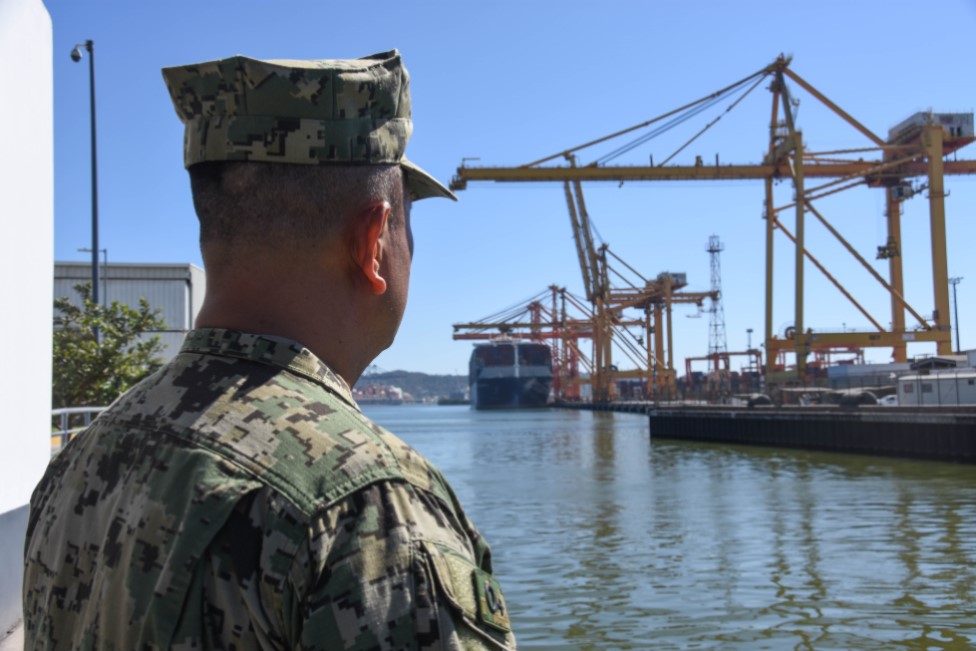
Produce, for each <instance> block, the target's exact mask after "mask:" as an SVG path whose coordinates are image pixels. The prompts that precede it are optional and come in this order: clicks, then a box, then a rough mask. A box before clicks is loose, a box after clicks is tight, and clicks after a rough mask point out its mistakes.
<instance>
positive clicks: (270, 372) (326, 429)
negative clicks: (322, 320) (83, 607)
mask: <svg viewBox="0 0 976 651" xmlns="http://www.w3.org/2000/svg"><path fill="white" fill-rule="evenodd" d="M108 417H109V418H112V419H113V420H115V421H116V422H117V423H118V424H122V425H125V426H128V427H138V428H142V429H146V430H152V431H163V432H167V433H169V434H170V435H173V436H176V437H179V438H181V439H185V440H187V441H189V442H192V443H193V444H195V445H197V446H200V447H203V448H206V449H208V450H210V451H212V452H213V453H215V454H217V455H219V456H221V457H223V458H224V459H225V460H226V461H229V462H231V463H233V464H235V465H237V466H240V467H242V468H243V469H245V470H246V471H247V472H249V473H250V474H252V475H253V476H254V477H255V478H257V479H259V480H260V481H262V482H264V483H266V484H268V485H270V486H272V487H274V488H275V489H277V490H278V491H280V492H281V493H282V494H283V495H284V496H286V497H287V498H288V499H289V500H290V501H292V502H294V503H295V504H296V506H298V507H299V508H300V510H301V511H303V512H305V513H306V514H311V513H313V512H316V511H318V510H320V509H322V508H326V507H328V506H329V505H330V504H333V503H335V502H336V501H338V500H341V499H342V498H344V497H346V496H348V495H350V494H351V493H353V492H355V491H357V490H359V489H361V488H363V487H364V486H367V485H369V484H372V483H374V482H380V481H390V482H406V483H409V484H411V485H413V486H415V487H417V488H419V489H421V490H424V491H427V492H430V493H433V494H434V495H436V496H437V497H438V498H440V499H441V500H442V501H444V502H445V504H447V505H449V506H453V505H454V504H455V500H454V498H453V495H452V493H451V491H450V489H449V488H448V486H447V483H446V482H445V480H444V479H443V477H442V476H441V475H440V473H439V472H438V471H437V470H436V469H435V468H433V466H432V465H431V464H430V463H429V462H428V461H427V460H426V459H424V458H423V456H421V455H420V454H418V453H417V452H416V451H415V450H414V449H413V448H412V447H410V446H409V445H407V444H406V443H404V442H403V441H402V440H400V439H399V438H397V437H396V436H394V435H393V434H392V433H390V432H388V431H387V430H385V429H383V428H382V427H380V426H378V425H377V424H375V423H373V422H372V421H371V420H370V419H369V418H367V417H366V415H365V414H363V413H362V411H360V409H359V408H358V406H357V405H356V403H355V401H354V400H353V398H352V393H351V391H350V390H349V387H348V386H347V385H346V383H345V382H344V381H343V380H342V378H340V377H339V376H338V375H336V374H335V372H333V371H332V370H331V369H330V368H329V367H328V366H327V365H326V364H324V363H323V362H322V361H321V360H319V359H318V358H317V357H316V356H315V355H313V354H312V353H311V352H310V351H308V350H307V349H306V348H303V347H302V346H300V345H299V344H297V343H295V342H291V341H288V340H282V339H277V338H270V337H263V336H258V335H249V334H244V333H240V332H234V331H229V330H221V329H201V330H195V331H193V332H191V333H190V335H188V337H187V341H186V342H185V343H184V346H183V348H182V350H181V352H180V354H179V355H178V356H177V357H176V358H175V359H174V360H173V362H171V363H170V364H169V365H168V366H167V367H164V369H163V370H162V371H161V372H159V373H157V374H156V375H154V376H152V377H151V378H149V379H148V380H147V381H145V382H144V383H143V384H142V385H140V386H139V387H137V389H135V390H134V391H132V392H131V393H130V394H128V395H127V396H125V397H124V398H123V399H122V401H120V402H119V403H118V404H116V405H115V406H114V407H113V409H112V410H111V414H110V415H109V416H108Z"/></svg>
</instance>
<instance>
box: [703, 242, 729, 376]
mask: <svg viewBox="0 0 976 651" xmlns="http://www.w3.org/2000/svg"><path fill="white" fill-rule="evenodd" d="M724 248H725V247H724V246H722V241H721V240H719V239H718V235H712V236H711V237H709V238H708V248H707V249H706V251H708V257H709V262H710V263H711V265H710V266H711V270H712V294H713V295H714V298H712V301H711V305H710V306H709V310H708V311H709V315H708V356H709V358H711V359H712V370H714V371H718V370H719V359H720V358H721V356H722V355H723V354H724V353H727V352H728V346H727V345H726V342H725V308H723V307H722V261H721V254H722V250H723V249H724Z"/></svg>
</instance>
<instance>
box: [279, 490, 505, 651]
mask: <svg viewBox="0 0 976 651" xmlns="http://www.w3.org/2000/svg"><path fill="white" fill-rule="evenodd" d="M472 532H473V528H472V527H470V525H469V524H468V523H467V521H466V520H465V519H464V516H463V514H461V513H458V512H456V510H455V509H454V508H453V506H452V505H450V504H445V503H444V502H442V501H441V500H440V499H439V498H438V497H436V496H434V495H433V494H431V493H428V492H425V491H423V490H421V489H418V488H416V487H415V486H412V485H410V484H408V483H404V482H381V483H377V484H372V485H370V486H368V487H366V488H364V489H361V490H360V491H358V492H356V493H355V494H353V495H352V496H350V497H348V498H347V499H345V500H343V501H342V502H341V503H340V504H338V505H335V506H333V507H331V508H330V509H328V510H327V511H326V512H324V513H322V514H320V517H318V518H316V519H315V520H314V521H313V525H312V530H311V532H310V538H309V555H308V558H309V561H308V563H309V566H308V568H307V571H303V572H302V573H301V574H302V575H303V576H304V580H303V582H304V585H296V589H297V591H298V592H299V593H300V594H301V595H302V599H301V606H300V615H301V616H300V620H301V622H300V629H301V630H300V631H296V633H297V636H298V641H299V644H297V645H296V646H297V648H301V649H309V650H311V649H323V650H324V649H343V650H348V651H357V650H362V651H365V650H367V649H369V650H375V649H384V650H386V649H391V650H393V649H416V650H418V651H462V650H463V651H474V650H488V651H499V650H513V649H515V640H514V637H513V636H512V632H511V625H510V622H509V618H508V606H507V604H506V603H505V600H504V596H503V595H502V592H501V587H500V586H499V585H498V582H497V581H496V580H495V579H494V577H493V576H492V575H491V574H490V571H489V570H490V567H489V557H488V554H487V548H486V547H485V546H484V545H483V543H481V542H480V540H478V539H477V538H476V536H477V534H476V533H474V537H475V539H472Z"/></svg>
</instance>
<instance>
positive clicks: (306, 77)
mask: <svg viewBox="0 0 976 651" xmlns="http://www.w3.org/2000/svg"><path fill="white" fill-rule="evenodd" d="M163 78H164V79H165V81H166V86H167V88H169V92H170V96H171V97H172V99H173V104H174V105H175V107H176V112H177V114H178V115H179V116H180V120H182V121H183V123H184V124H185V125H186V132H185V137H184V150H183V151H184V162H185V164H186V167H190V166H191V165H194V164H196V163H200V162H203V161H254V162H264V163H293V164H300V165H323V164H347V165H348V164H373V165H376V164H398V165H400V166H402V167H403V168H404V171H405V172H406V176H407V185H408V186H409V188H410V192H411V194H412V196H413V198H414V199H422V198H424V197H435V196H439V197H450V198H452V199H455V200H456V197H455V196H454V194H453V193H452V192H451V191H450V190H448V189H447V188H445V187H444V186H443V185H441V184H440V183H439V182H438V181H437V180H436V179H434V177H432V176H430V175H429V174H428V173H427V172H425V171H424V170H422V169H420V168H419V167H417V166H416V165H414V164H413V163H411V162H410V161H409V160H407V159H406V157H405V152H406V148H407V141H408V140H409V139H410V134H411V132H412V131H413V121H412V119H411V113H410V75H409V74H408V73H407V69H406V67H404V65H403V61H402V60H401V58H400V53H399V52H397V51H396V50H392V51H390V52H383V53H380V54H374V55H371V56H368V57H363V58H361V59H323V60H317V61H291V60H281V61H260V60H257V59H250V58H248V57H244V56H234V57H230V58H228V59H222V60H219V61H208V62H206V63H198V64H193V65H187V66H178V67H173V68H164V69H163Z"/></svg>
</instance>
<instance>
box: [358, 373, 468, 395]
mask: <svg viewBox="0 0 976 651" xmlns="http://www.w3.org/2000/svg"><path fill="white" fill-rule="evenodd" d="M370 385H383V386H390V385H392V386H396V387H400V388H401V389H403V391H404V392H405V393H409V394H410V395H411V396H412V397H413V399H414V400H418V401H421V400H427V401H430V400H436V399H438V398H449V397H451V396H452V395H454V394H457V393H459V392H461V393H463V392H464V391H465V390H466V389H467V388H468V377H467V376H466V375H427V374H426V373H412V372H410V371H384V372H382V373H368V374H365V375H363V376H362V377H360V378H359V382H357V383H356V387H355V388H357V389H363V388H364V387H367V386H370Z"/></svg>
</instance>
